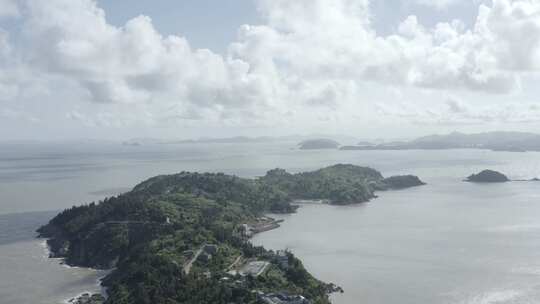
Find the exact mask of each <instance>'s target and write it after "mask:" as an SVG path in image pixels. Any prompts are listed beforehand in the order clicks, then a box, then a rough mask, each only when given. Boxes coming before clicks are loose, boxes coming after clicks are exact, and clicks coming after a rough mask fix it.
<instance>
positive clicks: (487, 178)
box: [465, 170, 510, 183]
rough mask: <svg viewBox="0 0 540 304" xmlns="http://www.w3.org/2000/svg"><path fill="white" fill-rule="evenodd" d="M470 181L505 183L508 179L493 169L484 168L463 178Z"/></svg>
mask: <svg viewBox="0 0 540 304" xmlns="http://www.w3.org/2000/svg"><path fill="white" fill-rule="evenodd" d="M465 181H467V182H471V183H506V182H509V181H510V179H509V178H508V177H507V176H506V175H504V174H502V173H500V172H497V171H494V170H484V171H482V172H480V173H478V174H472V175H470V176H469V177H467V179H466V180H465Z"/></svg>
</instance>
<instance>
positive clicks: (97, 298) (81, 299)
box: [68, 293, 106, 304]
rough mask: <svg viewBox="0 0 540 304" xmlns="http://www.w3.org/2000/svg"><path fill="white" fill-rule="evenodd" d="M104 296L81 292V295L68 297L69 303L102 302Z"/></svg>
mask: <svg viewBox="0 0 540 304" xmlns="http://www.w3.org/2000/svg"><path fill="white" fill-rule="evenodd" d="M105 300H106V299H105V297H104V296H103V295H101V294H89V293H83V294H82V295H80V296H78V297H76V298H73V299H70V300H69V301H68V303H69V304H103V303H105Z"/></svg>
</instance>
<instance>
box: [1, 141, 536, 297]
mask: <svg viewBox="0 0 540 304" xmlns="http://www.w3.org/2000/svg"><path fill="white" fill-rule="evenodd" d="M338 163H347V164H355V165H361V166H369V167H372V168H375V169H377V170H379V171H381V172H382V173H383V174H384V175H385V176H391V175H399V174H414V175H418V176H419V177H420V178H421V179H422V180H423V181H425V182H426V183H427V185H426V186H422V187H418V188H412V189H406V190H400V191H388V192H379V193H378V196H379V197H378V198H377V199H374V200H372V201H371V202H369V203H365V204H360V205H354V206H329V205H321V204H305V205H302V206H301V208H300V209H299V210H298V212H297V213H296V214H292V215H275V217H278V218H281V219H284V220H285V221H284V223H283V224H282V226H281V228H279V229H276V230H273V231H269V232H265V233H262V234H259V235H257V236H256V237H255V238H254V239H253V243H255V244H257V245H263V246H265V247H267V248H269V249H274V250H280V249H287V250H290V251H292V252H293V253H294V254H295V255H297V256H298V257H299V258H300V259H301V260H302V261H303V263H304V265H305V267H306V268H307V269H308V270H309V271H310V272H311V273H312V274H313V275H315V276H316V277H317V278H319V279H321V280H323V281H326V282H333V283H335V284H337V285H339V286H341V287H342V288H343V289H344V291H345V292H344V293H343V294H334V295H332V301H333V303H336V304H357V303H370V304H395V303H400V304H423V303H426V304H506V303H508V304H509V303H519V304H527V303H539V302H540V182H532V181H531V182H527V181H515V182H510V183H505V184H493V185H484V184H472V183H466V182H463V180H464V178H466V177H467V176H468V175H470V174H472V173H475V172H478V171H480V170H483V169H493V170H498V171H501V172H503V173H505V174H507V175H508V176H509V177H510V178H512V179H515V180H528V179H532V178H535V177H540V153H537V152H527V153H512V152H492V151H487V150H474V149H468V150H430V151H420V150H410V151H338V150H320V151H302V150H299V149H297V145H296V143H295V142H267V143H231V144H227V143H184V144H143V145H140V146H126V145H121V144H118V143H114V142H101V141H84V142H64V143H36V142H32V143H30V142H26V143H24V142H19V143H3V144H0V303H1V304H27V303H32V304H57V303H65V302H66V301H67V300H68V299H70V298H72V297H75V296H77V295H79V294H81V293H84V292H100V290H101V288H100V286H99V279H100V278H101V277H103V276H104V275H106V272H103V271H97V270H92V269H84V268H72V267H68V266H65V265H63V263H62V260H59V259H49V258H48V251H47V248H46V245H45V241H44V240H42V239H38V238H36V236H37V235H36V233H35V230H36V229H37V228H38V227H39V226H40V225H43V224H46V223H47V222H48V221H49V220H50V219H51V218H52V217H53V216H54V215H55V214H56V213H57V212H59V211H60V210H62V209H65V208H69V207H71V206H73V205H80V204H83V203H89V202H93V201H96V202H97V201H99V200H102V199H103V198H105V197H107V196H112V195H117V194H120V193H123V192H126V191H129V189H131V188H132V187H133V186H134V185H136V184H137V183H139V182H141V181H143V180H145V179H147V178H150V177H152V176H155V175H159V174H171V173H176V172H180V171H198V172H224V173H228V174H235V175H238V176H241V177H257V176H261V175H264V173H265V172H266V171H267V170H270V169H273V168H283V169H287V170H289V171H291V172H301V171H308V170H314V169H318V168H321V167H324V166H328V165H333V164H338Z"/></svg>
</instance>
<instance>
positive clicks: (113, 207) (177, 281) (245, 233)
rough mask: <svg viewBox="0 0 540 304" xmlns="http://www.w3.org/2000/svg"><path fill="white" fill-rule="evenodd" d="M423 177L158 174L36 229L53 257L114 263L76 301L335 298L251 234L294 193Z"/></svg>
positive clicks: (361, 198) (349, 195)
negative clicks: (94, 290)
mask: <svg viewBox="0 0 540 304" xmlns="http://www.w3.org/2000/svg"><path fill="white" fill-rule="evenodd" d="M421 185H425V183H424V182H422V181H421V180H420V179H419V178H418V177H416V176H413V175H405V176H393V177H389V178H384V177H383V176H382V174H381V173H379V172H378V171H376V170H374V169H371V168H367V167H359V166H354V165H344V164H339V165H335V166H331V167H327V168H323V169H320V170H316V171H312V172H303V173H297V174H291V173H288V172H287V171H285V170H283V169H275V170H271V171H269V172H268V173H267V174H266V175H265V176H263V177H260V178H256V179H246V178H239V177H236V176H232V175H226V174H222V173H203V174H201V173H192V172H181V173H179V174H174V175H162V176H157V177H154V178H150V179H148V180H147V181H144V182H142V183H140V184H139V185H137V186H135V187H134V188H133V190H132V191H130V192H127V193H125V194H122V195H119V196H116V197H111V198H106V199H104V200H103V201H101V202H99V203H90V204H86V205H82V206H78V207H72V208H70V209H66V210H64V211H63V212H61V213H60V214H58V215H57V216H56V217H55V218H53V219H52V220H51V221H50V222H49V223H48V224H47V225H44V226H43V227H41V228H40V229H38V232H39V236H40V237H43V238H47V244H48V246H49V249H50V256H51V257H54V258H62V259H63V260H64V263H66V264H68V265H70V266H80V267H89V268H96V269H110V270H111V272H110V273H109V274H108V275H107V276H106V277H105V278H104V279H103V280H102V286H103V287H105V288H106V293H107V294H106V296H107V297H103V296H101V295H89V294H85V295H83V296H82V297H79V298H78V299H72V300H71V303H76V304H98V303H106V304H128V303H129V304H139V303H141V304H143V303H144V304H147V303H148V304H151V303H152V304H153V303H197V304H204V303H212V304H220V303H223V304H228V303H245V304H255V303H268V304H278V303H279V304H283V303H284V304H307V303H310V304H328V303H330V300H329V294H331V293H333V292H343V290H342V289H341V288H340V287H338V286H336V285H335V284H332V283H324V282H322V281H320V280H318V279H316V278H315V277H313V276H312V275H311V274H310V273H309V272H308V271H307V270H306V269H305V268H304V266H303V264H302V262H301V261H300V260H299V259H298V258H297V257H295V256H294V254H293V253H292V252H289V251H277V252H274V251H272V250H267V249H265V248H263V247H256V246H254V245H253V244H252V243H251V242H250V238H251V237H252V236H253V235H254V234H256V233H260V232H263V231H268V230H271V229H275V228H278V227H279V224H280V222H281V221H277V220H274V219H272V218H269V217H267V216H265V215H266V214H268V213H277V214H279V213H282V214H287V213H294V212H296V210H297V208H298V207H299V206H298V205H295V204H294V201H295V200H321V202H325V203H329V204H334V205H350V204H357V203H364V202H368V201H370V200H371V199H374V198H376V195H375V192H376V191H385V190H396V189H405V188H409V187H415V186H421Z"/></svg>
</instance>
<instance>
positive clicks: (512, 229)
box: [487, 224, 540, 233]
mask: <svg viewBox="0 0 540 304" xmlns="http://www.w3.org/2000/svg"><path fill="white" fill-rule="evenodd" d="M536 230H540V224H518V225H504V226H498V227H492V228H488V229H487V231H488V232H508V233H516V232H531V231H536Z"/></svg>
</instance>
